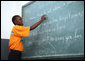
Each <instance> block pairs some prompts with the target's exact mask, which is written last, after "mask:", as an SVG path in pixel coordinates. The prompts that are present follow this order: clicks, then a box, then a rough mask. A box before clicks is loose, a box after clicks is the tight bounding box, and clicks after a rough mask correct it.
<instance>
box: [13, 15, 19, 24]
mask: <svg viewBox="0 0 85 61" xmlns="http://www.w3.org/2000/svg"><path fill="white" fill-rule="evenodd" d="M17 17H20V16H19V15H14V16H13V17H12V22H13V24H14V25H16V24H15V23H14V21H15V20H16V19H17Z"/></svg>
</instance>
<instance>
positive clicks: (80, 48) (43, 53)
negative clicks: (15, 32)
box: [22, 1, 84, 59]
mask: <svg viewBox="0 0 85 61" xmlns="http://www.w3.org/2000/svg"><path fill="white" fill-rule="evenodd" d="M43 14H45V15H46V20H45V21H44V22H43V23H42V24H40V25H39V26H38V27H37V28H36V29H34V30H32V31H31V32H30V36H29V37H27V38H23V39H24V41H23V43H24V52H23V53H22V58H23V59H39V58H41V59H47V58H48V59H49V58H68V57H77V56H83V55H84V1H35V2H30V3H27V4H26V5H24V6H23V7H22V18H23V22H24V26H31V25H33V24H34V23H36V22H38V21H39V20H40V19H41V16H42V15H43Z"/></svg>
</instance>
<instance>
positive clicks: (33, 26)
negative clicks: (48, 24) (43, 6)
mask: <svg viewBox="0 0 85 61" xmlns="http://www.w3.org/2000/svg"><path fill="white" fill-rule="evenodd" d="M45 19H46V18H45V15H43V16H42V17H41V20H40V21H39V22H37V23H35V24H33V25H32V26H30V30H33V29H35V28H36V27H37V26H38V25H40V24H41V23H42V22H43V21H44V20H45Z"/></svg>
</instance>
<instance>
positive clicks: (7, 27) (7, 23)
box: [1, 1, 30, 60]
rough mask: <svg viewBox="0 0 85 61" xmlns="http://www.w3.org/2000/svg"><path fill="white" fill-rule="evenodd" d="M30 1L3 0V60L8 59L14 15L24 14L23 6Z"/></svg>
mask: <svg viewBox="0 0 85 61" xmlns="http://www.w3.org/2000/svg"><path fill="white" fill-rule="evenodd" d="M28 2H30V1H1V60H8V43H9V39H10V32H11V29H12V27H13V26H14V25H13V23H12V20H11V19H12V16H14V15H20V16H22V6H23V5H24V4H26V3H28Z"/></svg>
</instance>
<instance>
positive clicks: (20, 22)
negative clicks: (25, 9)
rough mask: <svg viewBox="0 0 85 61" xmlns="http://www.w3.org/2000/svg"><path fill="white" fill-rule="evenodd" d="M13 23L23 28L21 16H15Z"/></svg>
mask: <svg viewBox="0 0 85 61" xmlns="http://www.w3.org/2000/svg"><path fill="white" fill-rule="evenodd" d="M12 22H13V24H14V25H20V26H23V22H22V18H21V17H20V16H19V15H14V16H13V17H12Z"/></svg>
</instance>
